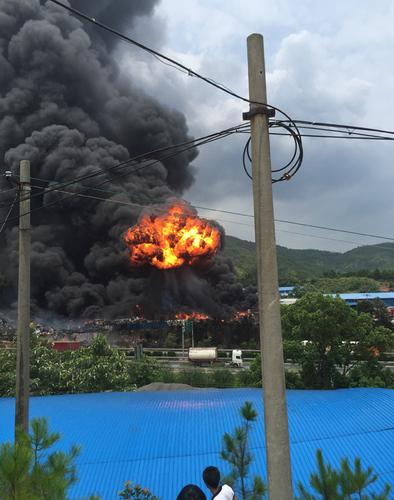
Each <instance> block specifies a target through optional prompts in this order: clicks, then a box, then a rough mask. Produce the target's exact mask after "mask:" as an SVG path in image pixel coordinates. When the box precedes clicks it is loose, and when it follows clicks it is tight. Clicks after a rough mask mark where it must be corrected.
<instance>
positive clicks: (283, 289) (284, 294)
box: [279, 286, 295, 298]
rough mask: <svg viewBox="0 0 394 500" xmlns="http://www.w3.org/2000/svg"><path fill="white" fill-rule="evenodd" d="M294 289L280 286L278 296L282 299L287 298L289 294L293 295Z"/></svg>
mask: <svg viewBox="0 0 394 500" xmlns="http://www.w3.org/2000/svg"><path fill="white" fill-rule="evenodd" d="M294 288H295V287H294V286H280V287H279V295H280V296H281V297H282V298H285V297H288V296H289V295H290V294H291V293H293V290H294Z"/></svg>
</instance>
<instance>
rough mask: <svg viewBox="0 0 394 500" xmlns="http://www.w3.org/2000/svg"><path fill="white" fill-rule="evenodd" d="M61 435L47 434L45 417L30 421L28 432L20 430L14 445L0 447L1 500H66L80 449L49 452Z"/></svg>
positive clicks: (73, 478)
mask: <svg viewBox="0 0 394 500" xmlns="http://www.w3.org/2000/svg"><path fill="white" fill-rule="evenodd" d="M59 439H60V435H59V434H58V433H50V432H49V429H48V422H47V420H46V419H45V418H37V419H34V420H32V422H31V433H30V435H29V434H26V433H24V432H23V431H19V433H18V439H17V442H16V444H10V443H5V444H2V445H1V446H0V491H1V494H2V496H1V498H2V500H11V499H12V500H14V499H19V498H20V499H23V500H45V499H48V498H51V499H53V500H63V499H64V500H65V499H66V493H67V491H68V489H69V488H70V486H71V485H72V484H74V483H75V481H76V480H77V476H76V466H75V459H76V457H77V456H78V454H79V448H78V447H77V446H72V447H71V449H70V451H69V452H61V451H56V452H52V453H49V452H48V450H49V448H51V446H53V445H54V444H55V443H56V442H57V441H59Z"/></svg>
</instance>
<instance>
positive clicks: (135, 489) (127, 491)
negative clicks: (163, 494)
mask: <svg viewBox="0 0 394 500" xmlns="http://www.w3.org/2000/svg"><path fill="white" fill-rule="evenodd" d="M119 496H120V497H121V498H124V499H125V500H132V499H133V500H158V498H157V497H155V496H154V495H152V493H151V492H150V491H149V490H148V488H142V487H141V486H140V485H139V484H135V485H133V483H132V482H131V481H127V482H126V483H125V485H124V489H123V490H122V491H120V492H119Z"/></svg>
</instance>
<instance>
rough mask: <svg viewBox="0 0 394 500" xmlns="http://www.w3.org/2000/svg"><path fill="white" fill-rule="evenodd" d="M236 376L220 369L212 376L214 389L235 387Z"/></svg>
mask: <svg viewBox="0 0 394 500" xmlns="http://www.w3.org/2000/svg"><path fill="white" fill-rule="evenodd" d="M234 380H235V376H234V375H233V373H232V372H231V371H230V370H227V369H226V368H219V369H217V370H215V371H214V372H213V374H212V381H213V387H219V388H223V387H234Z"/></svg>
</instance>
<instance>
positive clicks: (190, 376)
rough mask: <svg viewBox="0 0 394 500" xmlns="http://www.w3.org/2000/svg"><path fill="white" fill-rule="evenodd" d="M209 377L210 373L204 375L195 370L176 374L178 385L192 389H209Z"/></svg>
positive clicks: (186, 370)
mask: <svg viewBox="0 0 394 500" xmlns="http://www.w3.org/2000/svg"><path fill="white" fill-rule="evenodd" d="M210 377H211V374H210V373H205V372H203V371H201V370H199V369H197V368H188V369H185V370H181V371H180V372H178V374H177V379H178V382H179V383H180V384H188V385H191V386H192V387H210V386H211V380H210Z"/></svg>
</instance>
